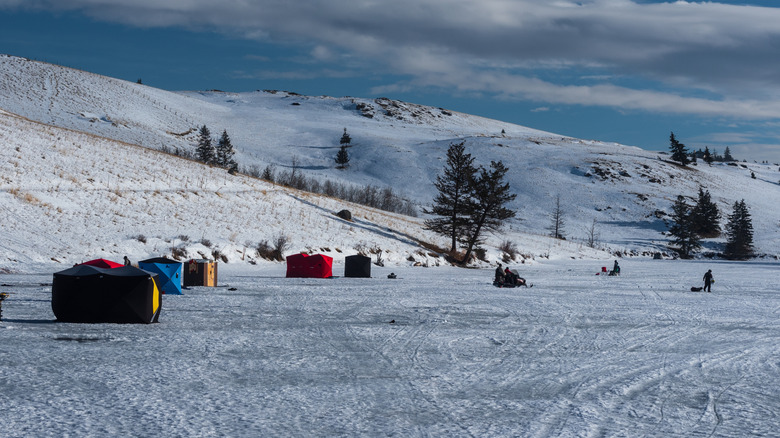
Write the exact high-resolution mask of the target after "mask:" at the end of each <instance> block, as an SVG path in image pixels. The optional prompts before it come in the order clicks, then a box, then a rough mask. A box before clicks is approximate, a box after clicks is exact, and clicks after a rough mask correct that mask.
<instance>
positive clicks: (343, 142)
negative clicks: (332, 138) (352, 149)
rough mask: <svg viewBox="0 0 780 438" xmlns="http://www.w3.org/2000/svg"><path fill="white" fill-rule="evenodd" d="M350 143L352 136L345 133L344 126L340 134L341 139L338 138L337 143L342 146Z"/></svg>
mask: <svg viewBox="0 0 780 438" xmlns="http://www.w3.org/2000/svg"><path fill="white" fill-rule="evenodd" d="M350 143H352V137H350V136H349V134H347V128H344V133H343V134H341V140H339V144H341V145H343V146H350Z"/></svg>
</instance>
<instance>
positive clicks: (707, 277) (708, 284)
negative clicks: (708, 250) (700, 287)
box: [704, 269, 714, 292]
mask: <svg viewBox="0 0 780 438" xmlns="http://www.w3.org/2000/svg"><path fill="white" fill-rule="evenodd" d="M713 281H714V279H713V278H712V269H710V270H708V271H707V273H706V274H704V292H712V282H713Z"/></svg>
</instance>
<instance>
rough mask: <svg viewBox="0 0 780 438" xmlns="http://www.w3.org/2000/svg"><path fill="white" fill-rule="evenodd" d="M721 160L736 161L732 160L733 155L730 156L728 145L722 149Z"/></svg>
mask: <svg viewBox="0 0 780 438" xmlns="http://www.w3.org/2000/svg"><path fill="white" fill-rule="evenodd" d="M723 161H736V160H734V157H732V156H731V150H729V147H728V146H726V150H725V151H723Z"/></svg>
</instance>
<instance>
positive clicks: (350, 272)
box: [344, 254, 371, 278]
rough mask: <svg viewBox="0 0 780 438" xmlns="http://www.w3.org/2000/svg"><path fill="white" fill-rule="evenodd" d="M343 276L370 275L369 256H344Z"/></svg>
mask: <svg viewBox="0 0 780 438" xmlns="http://www.w3.org/2000/svg"><path fill="white" fill-rule="evenodd" d="M344 276H345V277H362V278H370V277H371V257H366V256H362V255H360V254H355V255H351V256H347V257H344Z"/></svg>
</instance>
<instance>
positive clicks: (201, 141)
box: [195, 125, 215, 164]
mask: <svg viewBox="0 0 780 438" xmlns="http://www.w3.org/2000/svg"><path fill="white" fill-rule="evenodd" d="M195 157H196V158H197V159H198V161H201V162H203V163H206V164H214V159H215V153H214V146H213V145H212V143H211V131H209V128H207V127H206V125H203V126H202V127H201V128H200V132H199V133H198V147H197V148H196V149H195Z"/></svg>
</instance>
